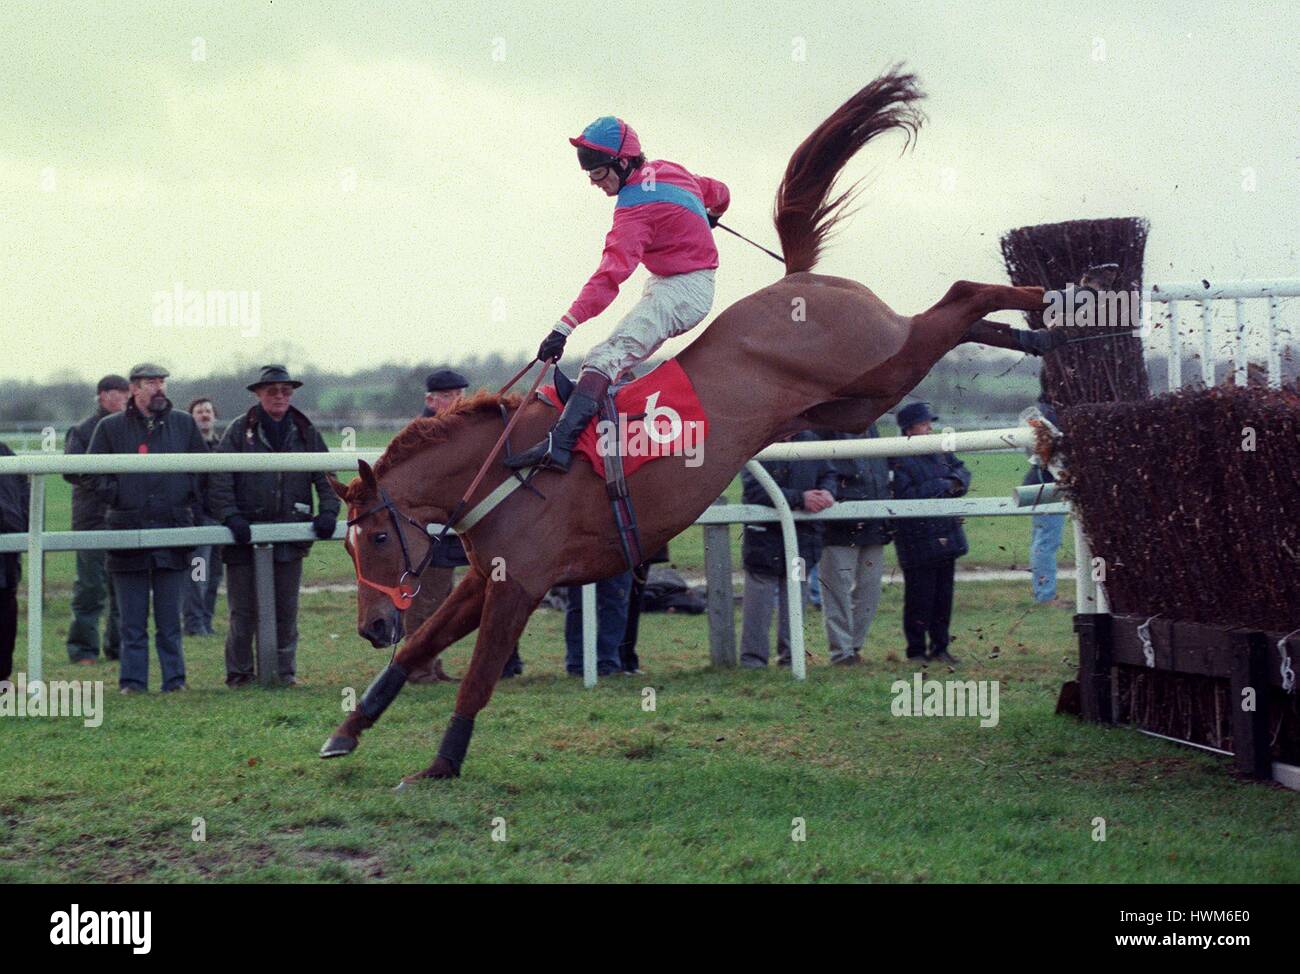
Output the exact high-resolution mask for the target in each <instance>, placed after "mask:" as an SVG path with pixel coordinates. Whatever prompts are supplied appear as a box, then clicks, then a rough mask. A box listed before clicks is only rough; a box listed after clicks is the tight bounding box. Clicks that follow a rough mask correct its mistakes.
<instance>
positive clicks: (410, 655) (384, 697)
mask: <svg viewBox="0 0 1300 974" xmlns="http://www.w3.org/2000/svg"><path fill="white" fill-rule="evenodd" d="M485 588H486V582H485V580H484V578H483V576H482V575H480V574H478V573H477V572H470V573H469V574H468V575H466V576H465V577H464V578H463V579H462V580H461V583H460V584H459V585H457V586H456V587H455V588H454V589H453V590H452V592H451V594H450V595H448V596H447V598H446V600H445V601H444V602H443V603H442V605H440V606H438V611H436V612H435V613H434V614H433V615H431V616H430V617H429V618H428V619H426V620H425V621H424V624H423V625H422V626H420V628H419V629H417V630H416V631H415V634H414V635H413V636H411V638H410V639H408V640H407V642H406V645H405V646H403V647H402V649H401V651H400V652H398V653H397V655H396V656H395V657H394V658H393V661H392V662H391V663H389V664H388V666H386V667H384V670H383V672H381V673H380V674H379V676H377V677H375V680H374V682H373V683H371V684H370V686H369V687H368V688H367V689H366V692H365V693H364V694H363V695H362V697H361V699H360V701H358V702H357V706H356V709H355V710H353V711H352V713H350V714H348V716H347V717H346V718H345V719H344V721H343V723H341V724H339V726H338V727H337V728H336V729H335V731H334V733H333V734H331V735H330V739H329V740H328V741H326V742H325V746H324V747H322V748H321V750H320V756H321V757H323V758H340V757H343V756H344V755H346V754H351V753H352V752H353V751H355V750H356V749H357V745H358V744H359V743H360V739H361V732H362V731H364V730H367V729H369V728H371V727H373V726H374V725H375V721H377V720H378V719H379V717H380V715H381V714H383V712H384V711H385V710H387V709H388V705H389V704H391V703H392V702H393V700H394V699H396V697H397V694H398V693H400V692H401V689H402V687H403V686H404V685H405V684H406V677H407V675H408V674H409V673H410V672H411V670H412V668H414V667H415V666H418V665H419V664H420V663H423V662H425V661H426V660H429V659H432V658H433V657H435V656H437V655H438V654H439V653H441V652H442V651H443V650H444V649H446V648H447V647H448V646H450V645H451V644H452V643H454V642H456V640H458V639H460V638H461V637H463V636H465V635H467V634H468V633H471V632H473V631H474V629H475V628H476V627H477V626H478V625H479V619H480V618H481V616H482V614H483V601H484V591H485ZM511 645H512V646H513V645H514V644H513V643H512V644H511Z"/></svg>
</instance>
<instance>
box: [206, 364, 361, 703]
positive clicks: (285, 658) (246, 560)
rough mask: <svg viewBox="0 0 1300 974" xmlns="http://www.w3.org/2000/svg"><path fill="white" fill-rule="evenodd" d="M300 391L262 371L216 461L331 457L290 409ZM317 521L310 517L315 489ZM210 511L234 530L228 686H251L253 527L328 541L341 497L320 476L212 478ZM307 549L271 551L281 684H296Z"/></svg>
mask: <svg viewBox="0 0 1300 974" xmlns="http://www.w3.org/2000/svg"><path fill="white" fill-rule="evenodd" d="M301 385H302V383H301V382H300V381H298V380H297V379H295V378H293V377H292V376H291V375H290V374H289V370H288V369H287V368H285V367H284V366H283V365H264V366H262V371H261V373H260V374H259V375H258V377H257V379H256V380H255V381H253V382H251V383H250V384H249V385H248V391H249V392H251V393H253V395H254V396H256V397H257V402H256V403H254V404H253V406H252V407H251V408H250V409H249V410H248V412H246V413H244V415H242V416H240V417H238V418H236V419H235V420H234V422H232V423H231V424H230V426H228V427H227V428H226V433H225V435H224V436H223V437H222V438H221V442H220V443H219V444H217V449H216V452H218V453H328V452H329V447H327V446H326V445H325V440H324V439H322V438H321V435H320V433H319V432H318V431H317V429H316V427H315V426H313V425H312V423H311V420H309V419H308V418H307V417H306V416H305V415H304V414H303V413H302V412H301V411H299V410H298V409H295V408H294V407H293V405H291V403H290V400H291V399H292V398H293V394H294V391H295V390H296V389H298V388H299V387H300V386H301ZM313 485H314V486H315V488H316V514H315V516H314V517H313V516H312V487H313ZM208 510H209V511H210V512H211V514H212V516H213V517H215V518H216V519H217V520H218V521H220V522H221V523H222V524H224V525H225V526H226V527H228V528H230V533H231V534H232V535H233V536H234V539H235V544H233V545H230V546H228V547H226V548H225V549H224V551H223V552H222V558H223V560H224V561H225V565H226V598H227V600H228V601H229V604H230V629H229V632H228V633H227V635H226V685H227V686H229V687H230V688H231V689H236V688H238V687H242V686H246V685H248V684H249V683H252V682H253V676H254V674H253V637H254V635H255V634H256V632H257V593H256V587H255V585H254V581H253V549H252V546H251V544H250V543H249V542H250V540H251V538H252V525H254V524H276V523H284V522H292V521H310V522H311V524H312V530H313V531H314V532H315V534H316V537H318V538H331V537H333V536H334V528H335V525H336V523H337V521H338V517H339V499H338V495H337V494H335V493H334V490H333V489H332V488H331V487H330V485H329V481H328V480H327V479H326V476H325V473H324V472H323V471H317V472H316V473H306V472H303V473H287V472H271V471H267V472H265V473H230V472H215V473H213V474H212V475H211V477H210V478H209V479H208ZM311 545H312V543H311V542H310V541H287V542H281V543H277V544H276V545H275V546H274V549H275V551H274V563H275V632H276V646H277V650H278V653H277V666H278V670H279V676H280V679H281V680H283V681H284V682H285V683H287V684H289V685H290V686H292V685H293V684H295V683H297V682H298V679H297V656H298V588H299V585H300V583H301V582H302V562H303V559H304V558H305V557H307V553H308V552H309V551H311Z"/></svg>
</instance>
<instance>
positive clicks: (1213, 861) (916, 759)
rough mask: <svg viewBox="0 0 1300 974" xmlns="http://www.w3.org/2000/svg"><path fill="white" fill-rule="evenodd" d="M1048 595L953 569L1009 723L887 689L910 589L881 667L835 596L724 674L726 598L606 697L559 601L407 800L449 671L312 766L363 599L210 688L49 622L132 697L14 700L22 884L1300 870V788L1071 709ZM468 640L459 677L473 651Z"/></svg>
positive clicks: (970, 630) (661, 633) (6, 762)
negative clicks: (782, 646)
mask: <svg viewBox="0 0 1300 974" xmlns="http://www.w3.org/2000/svg"><path fill="white" fill-rule="evenodd" d="M1024 588H1025V586H1023V585H1012V584H1003V583H977V584H976V583H972V584H962V585H959V586H958V590H957V609H956V613H955V620H954V621H955V633H956V641H955V644H954V650H955V651H956V652H957V653H958V655H960V656H963V657H965V658H966V660H967V664H966V665H965V666H964V667H963V668H962V675H963V677H967V678H971V679H996V680H998V681H999V685H1000V691H1001V692H1000V722H999V723H998V725H997V726H996V727H992V728H983V729H982V728H980V727H979V726H978V722H977V721H976V720H974V719H961V718H901V717H893V716H891V714H890V703H891V700H892V696H891V693H890V684H891V682H892V681H894V680H895V679H899V678H903V679H908V678H910V675H911V673H910V670H909V668H908V667H906V666H905V664H903V663H900V662H898V661H897V660H893V661H891V660H889V658H888V657H889V656H890V655H896V649H897V647H898V645H899V643H900V641H901V640H900V637H899V607H900V606H899V603H900V599H901V591H900V589H899V587H897V586H891V587H887V589H886V592H885V597H884V605H883V607H882V614H881V616H880V617H879V618H878V620H877V622H876V625H875V627H874V628H873V630H872V637H871V639H870V640H869V643H868V648H867V655H868V656H869V658H870V660H871V662H870V663H869V665H867V666H863V667H858V668H856V669H852V670H838V669H831V668H830V667H827V666H825V665H824V660H825V638H824V635H823V633H822V632H821V629H820V627H821V624H822V620H821V617H820V615H818V614H816V613H810V615H809V618H808V625H807V636H808V641H809V648H810V650H812V651H813V652H814V653H815V654H816V656H817V662H816V663H815V664H814V665H813V666H812V667H810V672H809V679H808V681H807V682H806V683H805V684H803V685H796V684H794V682H793V681H792V680H791V679H790V678H789V675H788V674H787V673H785V672H783V671H777V670H772V671H770V672H765V673H754V672H735V671H713V670H710V669H708V668H707V667H706V666H705V665H704V662H705V660H706V659H707V638H706V633H705V629H704V622H703V620H702V618H700V617H684V616H650V617H648V618H647V619H646V625H645V626H644V629H643V632H644V636H643V642H642V657H643V660H644V661H645V666H646V668H647V670H648V672H647V674H646V675H645V676H640V677H620V678H615V679H610V680H606V681H603V682H602V684H601V686H600V687H598V688H597V689H596V690H594V691H585V690H583V689H582V687H581V686H580V684H579V682H578V681H576V680H572V679H569V678H566V677H563V676H561V675H558V674H559V673H560V672H561V669H562V667H561V665H560V663H561V657H562V644H561V626H560V624H561V619H560V617H559V615H558V614H557V613H554V612H541V613H538V614H537V615H536V616H535V617H534V619H533V621H532V622H531V623H530V625H529V628H528V631H527V633H526V634H525V637H524V640H523V646H522V649H523V655H524V659H525V661H526V664H527V670H526V673H525V675H524V677H522V678H521V679H517V680H514V681H511V682H509V683H506V684H503V685H502V687H501V688H500V689H499V690H498V692H497V694H496V696H495V697H494V699H493V701H492V703H491V704H490V706H489V708H488V710H487V711H485V712H484V714H483V715H482V717H481V719H480V720H479V724H478V730H477V734H476V738H475V741H474V743H473V745H472V747H471V750H470V755H469V760H468V762H467V763H466V766H465V777H463V778H462V779H460V780H458V781H455V782H447V783H435V782H426V783H423V784H421V785H420V786H418V787H417V788H415V789H413V790H408V791H406V792H403V793H401V794H397V793H394V792H393V791H392V790H391V789H392V786H393V785H394V784H395V783H396V782H397V781H398V779H399V778H400V777H401V776H402V775H403V774H407V773H410V772H412V771H415V770H418V769H419V768H421V767H424V766H425V765H427V764H428V762H429V761H430V760H431V759H432V757H433V754H434V752H435V751H436V749H437V746H438V741H439V738H440V736H441V731H442V728H443V727H444V725H445V723H446V719H447V717H448V715H449V713H450V708H451V703H452V699H453V695H454V688H450V687H447V686H437V687H424V686H421V687H410V688H408V689H406V690H405V691H404V692H403V694H402V696H401V697H400V698H399V700H398V701H397V702H396V703H395V704H394V705H393V707H392V709H390V711H389V712H388V714H387V715H385V717H384V719H383V720H382V722H381V723H380V724H379V725H378V726H377V727H376V728H374V729H373V730H371V731H370V732H368V734H367V736H366V738H365V740H364V742H363V744H362V746H361V748H360V749H359V750H358V751H357V752H356V753H355V754H354V755H352V756H351V757H349V758H345V759H342V760H337V761H330V762H323V761H320V760H319V759H317V758H316V756H315V753H316V749H317V748H318V747H319V746H320V744H321V742H322V741H323V740H324V738H325V737H326V735H327V734H328V732H329V730H330V729H331V728H332V727H333V726H334V725H335V724H336V723H337V721H338V720H339V719H340V717H341V716H342V706H341V701H342V693H343V688H345V687H351V688H354V689H355V690H357V691H358V692H359V691H360V690H361V689H362V688H364V686H365V685H366V684H367V683H368V682H369V680H370V678H371V677H372V676H373V675H374V673H375V672H377V671H378V669H379V668H380V666H381V665H382V663H383V662H384V659H383V657H381V655H379V654H377V653H376V652H375V651H374V650H372V649H370V648H369V647H368V646H366V645H364V644H362V643H361V642H360V641H359V640H358V639H357V638H356V637H355V635H354V626H355V620H354V611H355V610H354V603H353V601H352V599H351V598H350V597H348V596H346V595H341V594H328V593H321V594H315V595H308V596H306V597H304V599H303V609H302V620H301V621H302V640H301V652H300V672H301V673H302V675H303V677H304V679H305V683H304V685H303V686H301V687H299V688H296V689H294V690H284V691H263V690H260V689H254V690H249V691H243V692H239V693H233V692H230V691H227V690H225V689H224V688H222V687H221V677H222V663H221V652H222V650H221V640H220V639H212V638H208V639H196V640H188V641H187V644H186V655H187V660H188V664H189V675H190V683H191V686H192V687H193V690H192V691H191V692H189V693H187V694H181V695H174V696H167V697H164V696H162V695H161V694H157V693H151V694H150V695H148V696H147V697H130V698H123V697H119V696H117V695H116V694H115V693H113V692H112V691H113V689H114V681H115V676H116V672H115V667H113V666H111V665H103V666H100V667H98V668H95V669H90V668H75V669H74V668H73V667H72V666H70V665H68V664H67V663H66V657H65V656H64V654H63V651H62V639H63V632H62V628H61V627H60V626H58V625H51V627H50V630H48V631H47V647H46V651H47V657H46V658H47V675H48V676H50V677H51V678H53V679H60V678H63V679H69V678H76V677H80V678H89V677H90V676H92V675H95V676H97V677H99V678H101V679H105V680H106V681H108V683H109V685H108V686H107V687H106V690H107V691H108V693H107V694H106V697H105V701H106V708H107V713H106V716H105V719H104V722H103V725H102V726H101V727H99V728H97V729H88V728H84V727H82V726H81V723H80V722H79V721H77V720H75V719H59V720H53V719H45V720H42V719H35V718H33V719H9V720H4V721H3V722H0V767H3V768H4V774H3V775H0V881H5V882H22V881H27V882H32V881H40V882H51V881H69V880H71V881H164V882H174V881H183V882H194V881H258V882H279V881H325V882H333V881H444V882H451V881H476V882H478V881H491V882H508V881H519V882H532V881H566V880H589V881H629V880H634V881H689V882H697V881H711V880H721V881H737V882H738V881H777V882H782V881H816V880H824V881H850V882H858V881H872V882H874V881H882V882H884V881H889V882H892V881H903V882H949V881H1013V882H1020V881H1023V882H1034V881H1071V882H1137V881H1141V882H1207V881H1208V882H1268V881H1273V882H1277V881H1282V882H1295V881H1300V855H1297V853H1298V852H1300V836H1298V834H1297V829H1298V827H1300V826H1298V823H1300V816H1298V815H1297V802H1298V801H1300V796H1297V795H1296V794H1295V793H1292V792H1287V791H1284V790H1282V789H1279V788H1276V787H1273V786H1267V785H1257V784H1247V783H1242V782H1238V781H1236V780H1234V779H1233V778H1232V776H1231V775H1230V773H1229V771H1228V767H1227V762H1226V760H1225V759H1222V758H1216V757H1213V756H1210V755H1206V754H1202V753H1199V752H1195V751H1191V750H1188V749H1181V748H1178V747H1176V746H1174V745H1172V744H1167V743H1164V742H1161V741H1156V740H1153V739H1150V738H1147V737H1144V736H1142V735H1140V734H1137V733H1135V732H1132V731H1128V730H1123V729H1116V728H1098V727H1090V726H1085V725H1082V724H1080V723H1078V722H1077V721H1075V720H1073V719H1071V718H1064V717H1056V716H1054V715H1053V712H1052V711H1053V705H1054V702H1055V698H1056V692H1057V689H1058V688H1059V685H1060V683H1061V681H1062V680H1063V679H1066V678H1068V677H1069V676H1070V674H1071V666H1070V665H1069V664H1068V662H1067V661H1068V660H1069V659H1070V658H1072V657H1073V655H1074V654H1073V650H1072V635H1071V633H1070V614H1069V613H1068V612H1067V611H1064V610H1061V609H1052V608H1048V607H1036V608H1031V605H1030V603H1029V600H1028V598H1027V595H1026V594H1025V591H1024ZM219 620H220V616H219ZM219 624H220V621H219ZM994 646H996V647H998V652H997V656H996V658H990V657H992V655H993V650H992V647H994ZM448 658H449V665H450V668H451V669H452V671H453V672H460V671H461V670H462V669H463V666H464V661H465V658H466V646H464V645H459V646H457V647H453V649H452V650H450V651H449V654H448ZM22 659H23V656H22V654H21V651H20V654H19V662H20V663H21V661H22ZM151 665H152V666H153V671H152V674H151V676H152V679H153V687H154V688H155V689H156V686H157V668H156V662H154V663H152V664H151ZM940 676H941V677H946V676H947V674H940ZM648 686H649V687H653V688H655V691H656V709H655V710H654V711H653V712H647V711H645V710H643V709H642V699H643V696H642V692H643V688H645V687H648ZM196 817H197V818H202V819H204V821H205V826H206V840H205V841H202V842H196V841H194V840H193V838H192V832H193V830H194V828H195V826H194V819H195V818H196ZM796 817H799V818H802V819H804V821H805V823H806V829H807V839H806V841H804V842H795V841H792V839H791V830H792V822H793V820H794V819H795V818H796ZM1098 817H1101V818H1104V819H1105V820H1106V826H1107V838H1106V841H1104V842H1096V841H1093V839H1092V832H1093V828H1094V826H1093V820H1094V819H1095V818H1098ZM497 818H500V819H504V822H505V828H506V839H507V840H506V841H505V842H496V841H493V840H492V829H493V820H494V819H497Z"/></svg>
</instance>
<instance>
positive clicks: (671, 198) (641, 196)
mask: <svg viewBox="0 0 1300 974" xmlns="http://www.w3.org/2000/svg"><path fill="white" fill-rule="evenodd" d="M646 203H673V204H675V205H677V206H681V207H684V208H685V209H688V210H690V211H691V212H692V213H694V214H695V215H696V216H698V217H699V218H700V219H701V220H708V215H707V214H706V213H705V211H704V201H703V200H701V199H700V198H699V197H698V196H696V195H695V194H694V193H692V192H691V191H690V190H689V189H682V187H680V186H674V185H673V184H672V183H655V188H654V189H646V188H645V185H644V184H643V183H635V184H631V185H628V186H624V187H623V188H622V189H620V190H619V191H618V202H617V203H615V204H614V207H615V209H617V208H619V207H623V206H644V205H645V204H646Z"/></svg>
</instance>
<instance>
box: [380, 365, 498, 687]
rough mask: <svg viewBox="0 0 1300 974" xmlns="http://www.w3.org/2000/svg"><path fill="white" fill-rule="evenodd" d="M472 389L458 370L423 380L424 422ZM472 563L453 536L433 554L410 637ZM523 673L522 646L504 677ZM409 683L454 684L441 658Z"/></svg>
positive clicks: (409, 621) (407, 616)
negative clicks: (459, 572)
mask: <svg viewBox="0 0 1300 974" xmlns="http://www.w3.org/2000/svg"><path fill="white" fill-rule="evenodd" d="M468 387H469V380H468V379H466V378H465V377H464V376H463V375H461V374H460V373H459V372H457V371H456V370H455V369H438V370H437V371H436V372H430V373H429V376H428V378H426V379H425V380H424V388H425V393H424V411H423V412H421V413H420V418H421V419H430V418H432V417H434V416H437V415H438V414H439V413H441V412H443V411H444V410H446V409H448V408H449V407H451V406H453V405H455V404H456V402H457V401H458V400H459V399H460V398H461V397H462V396H463V395H464V393H465V389H466V388H468ZM468 564H469V559H468V558H466V557H465V547H464V546H463V545H462V544H461V543H460V539H459V538H457V537H455V536H454V535H451V536H449V537H447V538H446V539H445V540H444V542H443V543H442V544H441V545H439V547H438V548H437V550H436V551H435V552H434V555H433V558H432V559H431V560H430V562H429V566H428V567H427V568H426V569H425V570H424V573H423V574H422V575H421V576H420V589H419V591H418V592H416V594H415V599H414V600H413V601H412V602H411V607H410V608H409V609H407V610H406V612H405V613H403V616H402V626H403V629H404V630H405V632H406V634H407V636H410V634H411V633H413V632H415V630H417V629H419V628H420V626H421V625H423V624H424V620H426V619H428V618H429V616H431V615H433V614H434V613H435V612H436V611H438V606H440V605H442V602H443V600H444V599H445V598H446V597H447V596H448V595H450V594H451V588H452V577H453V575H454V573H455V570H456V568H457V567H458V566H464V565H468ZM523 671H524V663H523V660H522V659H520V658H519V647H518V646H517V645H516V646H515V651H514V652H513V653H512V654H511V656H510V658H509V659H508V660H506V664H505V667H504V669H503V670H502V672H501V676H502V677H504V678H509V677H512V676H518V675H519V674H520V673H522V672H523ZM407 681H408V682H410V683H450V682H453V681H452V678H451V677H449V676H448V675H447V673H446V671H445V670H444V669H443V668H442V657H440V656H435V657H434V658H433V659H432V660H431V661H430V662H428V663H426V664H424V665H422V666H417V667H416V668H415V669H413V670H412V671H411V674H410V676H408V677H407Z"/></svg>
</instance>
